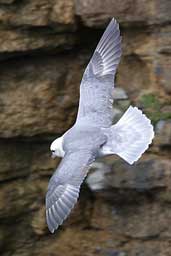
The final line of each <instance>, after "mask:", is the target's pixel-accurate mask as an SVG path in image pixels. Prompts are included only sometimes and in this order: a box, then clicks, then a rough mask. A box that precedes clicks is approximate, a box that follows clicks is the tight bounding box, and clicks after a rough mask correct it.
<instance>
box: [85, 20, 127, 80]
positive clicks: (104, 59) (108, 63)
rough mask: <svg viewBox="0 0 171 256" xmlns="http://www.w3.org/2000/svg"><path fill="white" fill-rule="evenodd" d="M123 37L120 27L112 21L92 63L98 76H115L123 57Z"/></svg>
mask: <svg viewBox="0 0 171 256" xmlns="http://www.w3.org/2000/svg"><path fill="white" fill-rule="evenodd" d="M121 53H122V51H121V36H120V31H119V25H118V23H117V22H116V20H115V19H112V20H111V22H110V23H109V25H108V27H107V29H106V30H105V32H104V34H103V36H102V38H101V40H100V42H99V43H98V45H97V47H96V50H95V52H94V54H93V56H92V59H91V61H90V63H91V64H92V69H93V70H92V71H93V74H94V75H96V76H104V75H109V74H111V75H113V76H114V74H115V72H116V68H117V66H118V64H119V61H120V57H121Z"/></svg>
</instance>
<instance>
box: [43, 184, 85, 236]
mask: <svg viewBox="0 0 171 256" xmlns="http://www.w3.org/2000/svg"><path fill="white" fill-rule="evenodd" d="M79 189H80V186H78V187H76V186H73V185H70V184H68V185H67V187H66V191H65V192H64V194H63V195H62V196H61V197H59V198H58V200H56V201H55V202H54V203H53V204H52V205H51V207H49V208H47V209H46V220H47V225H48V229H49V231H50V232H51V233H52V234H53V233H54V232H55V230H57V229H58V227H59V226H61V225H62V224H63V222H64V220H65V219H66V218H67V217H68V215H69V214H70V212H71V210H72V209H73V208H74V206H75V204H76V202H77V200H78V197H79ZM67 202H69V205H68V204H67Z"/></svg>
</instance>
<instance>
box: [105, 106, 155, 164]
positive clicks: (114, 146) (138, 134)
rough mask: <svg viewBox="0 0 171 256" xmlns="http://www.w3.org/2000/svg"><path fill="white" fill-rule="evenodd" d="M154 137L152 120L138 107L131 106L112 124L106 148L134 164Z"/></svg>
mask: <svg viewBox="0 0 171 256" xmlns="http://www.w3.org/2000/svg"><path fill="white" fill-rule="evenodd" d="M153 137H154V130H153V126H152V124H151V121H150V120H149V119H148V118H147V117H146V115H145V114H143V113H142V111H141V110H139V109H138V108H137V107H132V106H130V107H129V108H128V109H127V111H126V112H125V113H124V115H123V116H122V117H121V119H120V120H119V121H118V122H117V123H116V124H115V125H113V126H111V128H110V132H109V142H108V143H107V145H106V149H107V151H108V153H110V154H117V155H119V156H120V157H121V158H123V159H124V160H125V161H126V162H128V163H129V164H133V163H134V162H135V161H137V160H138V159H139V158H140V157H141V155H142V154H143V153H144V152H145V150H146V149H148V147H149V145H150V144H151V142H152V139H153ZM107 151H106V152H107Z"/></svg>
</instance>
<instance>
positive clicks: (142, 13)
mask: <svg viewBox="0 0 171 256" xmlns="http://www.w3.org/2000/svg"><path fill="white" fill-rule="evenodd" d="M170 4H171V2H170V0H152V1H147V0H143V1H138V0H136V1H135V0H134V1H133V0H123V1H122V2H121V1H109V0H104V1H101V0H99V1H96V2H94V1H92V0H85V1H83V0H77V1H73V0H53V1H46V0H41V1H38V0H34V1H33V0H29V1H24V0H21V1H19V0H0V182H1V186H0V222H1V227H0V254H1V255H2V256H9V255H14V256H39V255H42V256H47V255H54V256H55V255H70V256H80V255H85V256H95V255H100V256H104V255H105V256H128V255H129V256H140V255H141V256H142V255H144V256H170V252H171V245H170V239H171V228H170V227H171V223H170V207H171V160H170V148H171V140H170V136H171V134H170V131H171V129H170V119H171V114H170V113H171V109H170V105H171V104H170V103H171V102H170V92H171V86H170V81H171V77H170V74H171V72H170V70H171V62H170V53H171V48H170V45H171V40H170V38H171V37H170V33H171V25H170V17H171V13H170V12H171V8H170V7H171V6H170ZM113 16H114V17H115V18H117V19H118V20H119V22H120V28H121V34H122V36H123V57H122V60H121V64H120V65H119V69H118V72H117V75H116V87H118V88H119V89H117V90H116V91H114V95H113V96H114V98H115V101H114V121H115V122H116V121H117V120H118V118H120V116H121V115H122V114H123V113H124V111H125V110H126V108H127V107H128V106H129V105H130V104H132V105H136V106H139V107H140V108H141V109H143V111H144V112H145V113H146V114H147V116H148V117H150V118H151V120H152V122H153V124H155V130H156V137H155V139H154V141H153V145H152V146H151V147H150V149H149V150H148V152H147V153H145V154H144V155H143V157H142V158H141V160H139V162H137V163H136V164H135V165H133V166H129V165H128V164H126V163H125V162H124V161H122V160H120V159H119V158H118V157H117V156H113V157H107V158H105V159H103V161H101V162H98V163H95V164H94V167H93V169H92V171H91V172H90V174H89V176H88V177H87V180H86V183H84V184H83V186H82V189H81V193H80V199H79V202H78V204H77V206H76V207H75V209H74V210H73V211H72V213H71V215H70V217H69V218H68V220H67V221H65V222H64V225H63V226H62V227H61V228H60V229H59V231H58V232H57V233H56V234H55V235H51V234H50V233H49V231H48V229H47V224H46V220H45V194H46V190H47V185H48V180H49V178H50V176H51V175H52V173H53V171H54V170H55V168H56V165H57V164H58V162H59V160H57V161H54V160H52V159H51V158H50V151H49V146H50V143H51V141H53V139H54V138H55V137H56V136H58V135H61V134H62V133H63V132H65V131H66V130H67V129H68V128H69V127H70V126H71V125H72V124H73V123H74V121H75V117H76V112H77V106H78V97H79V83H80V80H81V76H82V73H83V70H84V68H85V67H86V64H87V62H88V59H89V56H91V55H92V52H93V49H94V47H95V46H96V44H97V42H98V40H99V38H100V35H101V34H102V32H103V29H104V28H105V26H106V24H107V22H108V21H109V19H110V18H111V17H113Z"/></svg>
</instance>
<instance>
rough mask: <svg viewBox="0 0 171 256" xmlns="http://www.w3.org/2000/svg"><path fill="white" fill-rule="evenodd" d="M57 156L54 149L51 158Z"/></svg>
mask: <svg viewBox="0 0 171 256" xmlns="http://www.w3.org/2000/svg"><path fill="white" fill-rule="evenodd" d="M55 157H56V154H55V151H52V155H51V158H53V159H54V158H55Z"/></svg>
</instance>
